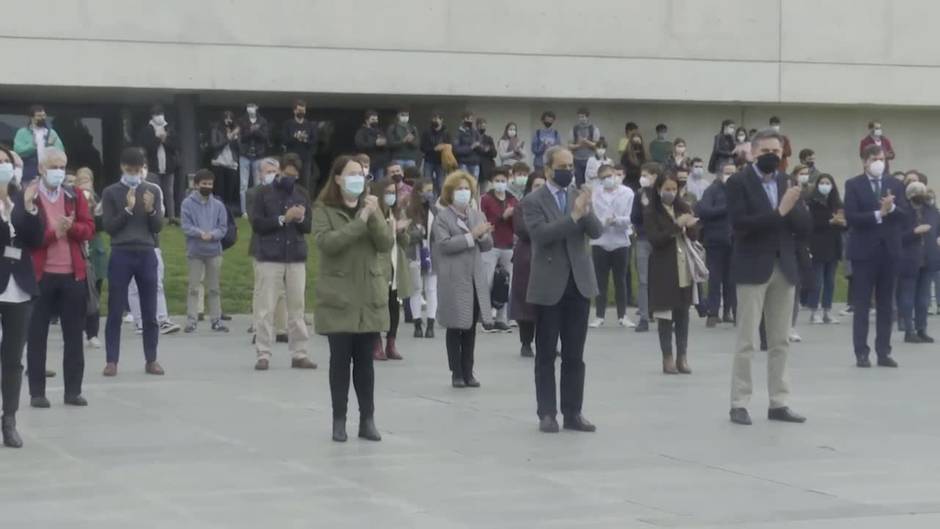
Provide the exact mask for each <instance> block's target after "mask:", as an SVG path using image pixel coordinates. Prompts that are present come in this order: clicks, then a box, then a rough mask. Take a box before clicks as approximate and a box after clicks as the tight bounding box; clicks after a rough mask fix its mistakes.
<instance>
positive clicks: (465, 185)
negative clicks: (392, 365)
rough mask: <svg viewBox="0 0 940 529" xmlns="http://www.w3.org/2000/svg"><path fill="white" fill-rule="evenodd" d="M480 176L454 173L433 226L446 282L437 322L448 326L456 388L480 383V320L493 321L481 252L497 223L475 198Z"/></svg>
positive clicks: (435, 254)
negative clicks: (476, 362)
mask: <svg viewBox="0 0 940 529" xmlns="http://www.w3.org/2000/svg"><path fill="white" fill-rule="evenodd" d="M475 196H476V180H475V179H474V178H473V177H472V176H470V174H469V173H467V172H465V171H456V172H454V173H451V174H450V175H449V176H448V177H447V180H446V181H445V182H444V186H443V189H442V190H441V199H440V203H441V209H440V211H439V212H438V214H437V216H436V217H435V218H434V224H433V226H432V227H431V241H432V242H431V251H432V258H431V263H432V265H433V267H434V272H435V273H436V274H437V277H438V281H440V283H441V285H446V287H445V288H442V289H440V290H439V291H438V299H437V301H438V303H437V322H438V323H439V324H440V325H441V326H442V327H444V328H445V329H447V340H446V342H447V361H448V364H449V365H450V371H451V383H452V384H453V386H454V387H455V388H464V387H471V388H477V387H480V382H479V381H477V379H476V378H474V376H473V348H474V344H475V342H476V324H477V320H479V319H481V318H482V319H483V321H484V322H486V323H492V311H491V309H490V292H489V288H488V285H489V282H488V281H487V279H486V274H485V272H484V268H483V260H482V259H481V257H480V252H485V251H487V250H489V249H490V248H492V247H493V238H492V236H491V235H490V232H492V231H493V226H492V225H490V224H489V223H488V222H486V218H485V217H484V216H483V213H481V212H480V211H478V210H476V209H473V208H472V207H471V205H470V202H471V201H472V200H473V199H474V197H475Z"/></svg>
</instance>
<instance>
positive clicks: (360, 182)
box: [343, 174, 366, 197]
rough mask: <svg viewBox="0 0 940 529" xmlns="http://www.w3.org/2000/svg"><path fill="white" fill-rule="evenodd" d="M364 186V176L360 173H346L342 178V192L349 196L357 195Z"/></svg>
mask: <svg viewBox="0 0 940 529" xmlns="http://www.w3.org/2000/svg"><path fill="white" fill-rule="evenodd" d="M365 188H366V177H364V176H362V175H361V174H351V175H346V177H345V178H343V192H345V193H346V194H347V195H349V196H354V197H358V196H359V195H361V194H362V192H363V191H364V190H365Z"/></svg>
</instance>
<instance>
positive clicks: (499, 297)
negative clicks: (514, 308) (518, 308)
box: [490, 266, 509, 309]
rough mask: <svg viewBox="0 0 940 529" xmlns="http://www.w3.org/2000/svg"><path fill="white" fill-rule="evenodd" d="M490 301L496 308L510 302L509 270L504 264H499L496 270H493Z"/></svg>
mask: <svg viewBox="0 0 940 529" xmlns="http://www.w3.org/2000/svg"><path fill="white" fill-rule="evenodd" d="M490 303H491V304H492V305H493V308H496V309H501V308H503V305H505V304H506V303H509V272H508V271H507V270H506V269H505V268H503V267H502V266H497V267H496V271H495V272H493V287H492V288H491V289H490Z"/></svg>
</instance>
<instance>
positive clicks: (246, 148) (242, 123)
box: [238, 115, 271, 160]
mask: <svg viewBox="0 0 940 529" xmlns="http://www.w3.org/2000/svg"><path fill="white" fill-rule="evenodd" d="M252 126H253V125H252V123H251V120H249V119H248V116H247V115H245V116H243V117H242V119H241V120H239V122H238V127H239V128H240V129H241V139H240V141H239V144H238V148H239V154H240V155H241V156H245V157H247V158H250V159H252V160H257V159H258V158H264V156H265V155H266V154H267V153H268V145H270V144H271V129H270V128H268V120H266V119H264V118H263V117H261V116H260V115H259V116H258V119H257V120H256V121H255V123H254V128H252Z"/></svg>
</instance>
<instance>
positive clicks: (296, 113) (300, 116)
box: [294, 112, 307, 119]
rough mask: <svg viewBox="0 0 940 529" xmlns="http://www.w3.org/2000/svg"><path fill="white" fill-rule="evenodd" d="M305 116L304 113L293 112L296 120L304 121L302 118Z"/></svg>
mask: <svg viewBox="0 0 940 529" xmlns="http://www.w3.org/2000/svg"><path fill="white" fill-rule="evenodd" d="M306 115H307V113H306V112H294V117H295V118H297V119H304V116H306Z"/></svg>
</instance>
